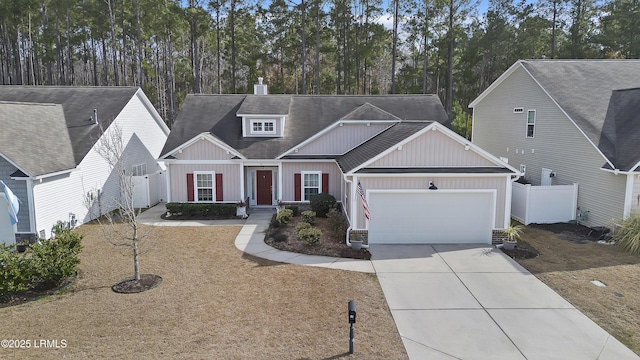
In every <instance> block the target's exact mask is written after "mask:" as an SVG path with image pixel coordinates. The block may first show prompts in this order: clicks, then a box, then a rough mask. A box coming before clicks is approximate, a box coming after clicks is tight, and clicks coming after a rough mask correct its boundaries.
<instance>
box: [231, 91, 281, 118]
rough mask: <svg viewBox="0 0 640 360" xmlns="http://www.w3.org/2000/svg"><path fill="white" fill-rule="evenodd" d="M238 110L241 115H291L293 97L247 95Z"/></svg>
mask: <svg viewBox="0 0 640 360" xmlns="http://www.w3.org/2000/svg"><path fill="white" fill-rule="evenodd" d="M245 96H246V98H245V100H244V101H243V102H242V106H240V109H239V110H238V114H241V115H249V114H252V115H260V114H268V115H286V114H288V113H289V103H291V95H268V96H265V95H245Z"/></svg>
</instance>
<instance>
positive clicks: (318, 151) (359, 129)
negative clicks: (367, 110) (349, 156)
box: [295, 122, 392, 155]
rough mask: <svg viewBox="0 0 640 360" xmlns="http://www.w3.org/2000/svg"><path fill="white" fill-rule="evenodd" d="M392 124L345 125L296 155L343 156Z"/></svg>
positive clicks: (306, 146)
mask: <svg viewBox="0 0 640 360" xmlns="http://www.w3.org/2000/svg"><path fill="white" fill-rule="evenodd" d="M391 125H392V124H391V123H370V125H367V123H366V122H363V123H357V124H354V123H343V124H341V125H338V126H336V127H334V128H333V129H331V130H329V131H327V132H326V133H325V134H322V135H321V136H320V137H318V138H317V139H314V140H313V141H311V142H309V143H308V144H306V145H303V146H301V147H299V148H298V151H297V152H296V153H295V154H296V155H342V154H344V153H346V152H348V151H349V150H351V149H353V148H355V147H356V146H358V145H360V144H362V143H363V142H365V141H367V140H369V139H370V138H372V137H374V136H375V135H377V134H379V133H381V132H382V131H384V130H385V129H387V128H388V127H389V126H391Z"/></svg>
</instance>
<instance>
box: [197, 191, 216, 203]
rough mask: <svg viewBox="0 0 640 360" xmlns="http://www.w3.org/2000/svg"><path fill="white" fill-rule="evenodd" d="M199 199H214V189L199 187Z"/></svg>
mask: <svg viewBox="0 0 640 360" xmlns="http://www.w3.org/2000/svg"><path fill="white" fill-rule="evenodd" d="M198 201H213V189H198Z"/></svg>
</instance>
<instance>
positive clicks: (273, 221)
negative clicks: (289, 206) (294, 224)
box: [271, 215, 280, 229]
mask: <svg viewBox="0 0 640 360" xmlns="http://www.w3.org/2000/svg"><path fill="white" fill-rule="evenodd" d="M271 227H272V228H274V229H277V228H279V227H280V223H279V222H278V219H276V215H273V217H272V218H271Z"/></svg>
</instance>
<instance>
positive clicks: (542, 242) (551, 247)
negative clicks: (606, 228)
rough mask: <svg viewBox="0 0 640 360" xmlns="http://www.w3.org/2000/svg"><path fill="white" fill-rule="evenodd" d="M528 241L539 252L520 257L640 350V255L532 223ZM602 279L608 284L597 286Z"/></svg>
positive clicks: (608, 328)
mask: <svg viewBox="0 0 640 360" xmlns="http://www.w3.org/2000/svg"><path fill="white" fill-rule="evenodd" d="M522 240H524V241H526V242H527V243H529V244H530V245H532V246H533V247H535V248H536V249H537V250H538V251H539V252H540V256H539V257H538V258H535V259H528V260H518V262H519V263H520V264H522V265H523V266H524V267H526V268H527V269H528V270H529V271H531V272H532V273H533V274H534V275H535V276H536V277H537V278H539V279H540V280H542V281H543V282H544V283H546V284H547V285H549V286H550V287H551V288H553V289H554V290H555V291H556V292H557V293H558V294H560V295H561V296H562V297H564V298H565V299H567V300H568V301H569V302H570V303H571V304H572V305H574V306H575V307H576V308H578V309H580V310H581V311H582V312H583V313H584V314H586V315H587V316H589V317H590V318H591V319H592V320H593V321H595V322H596V323H597V324H598V325H600V326H601V327H602V328H603V329H605V330H606V331H607V332H609V333H611V334H612V335H614V336H615V337H616V338H617V339H618V340H620V341H621V342H622V343H624V344H625V345H627V346H628V347H629V348H631V349H632V350H633V351H635V352H636V353H637V354H640V316H639V315H638V314H639V312H640V287H639V286H640V258H639V257H637V256H631V255H627V254H624V253H622V252H620V251H619V250H618V249H617V248H615V247H614V246H608V245H599V244H597V243H596V242H594V241H586V242H585V243H583V244H580V243H576V242H572V241H569V240H566V236H563V234H556V233H552V232H549V231H545V230H541V229H535V228H531V227H527V228H526V230H525V232H524V235H523V236H522ZM591 280H599V281H601V282H603V283H604V284H606V285H607V286H606V287H597V286H595V285H593V284H592V283H591V282H590V281H591Z"/></svg>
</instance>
